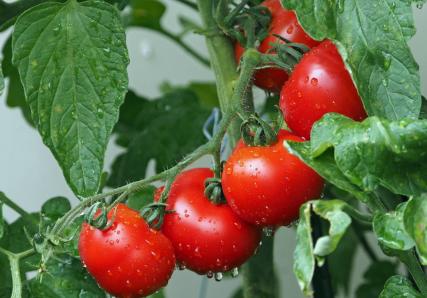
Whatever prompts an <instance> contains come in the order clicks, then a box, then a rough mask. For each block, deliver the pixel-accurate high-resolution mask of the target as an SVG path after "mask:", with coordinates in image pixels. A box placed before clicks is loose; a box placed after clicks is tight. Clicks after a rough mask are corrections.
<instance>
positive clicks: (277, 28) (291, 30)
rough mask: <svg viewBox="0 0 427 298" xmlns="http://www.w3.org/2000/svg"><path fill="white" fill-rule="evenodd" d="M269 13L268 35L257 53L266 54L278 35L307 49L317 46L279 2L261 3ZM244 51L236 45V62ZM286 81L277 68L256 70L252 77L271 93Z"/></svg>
mask: <svg viewBox="0 0 427 298" xmlns="http://www.w3.org/2000/svg"><path fill="white" fill-rule="evenodd" d="M261 5H262V6H265V7H267V8H268V9H269V10H270V12H271V16H272V18H271V24H270V29H269V35H268V36H267V37H266V38H265V39H264V40H263V41H262V42H261V44H260V46H259V48H258V49H259V51H260V52H261V53H267V51H268V50H270V49H271V46H270V43H272V42H277V41H278V40H277V37H275V36H274V35H273V34H277V35H280V36H282V37H284V38H285V39H287V40H290V41H292V42H297V43H303V44H305V45H306V46H308V47H309V48H312V47H314V46H316V45H318V44H319V42H318V41H316V40H314V39H312V38H311V37H310V36H308V35H307V33H305V31H304V29H303V28H302V27H301V25H300V24H299V23H298V20H297V17H296V15H295V13H294V12H293V11H291V10H287V9H285V8H283V7H282V5H281V4H280V1H279V0H267V1H264V2H262V3H261ZM244 51H245V49H244V48H243V47H242V46H241V45H240V44H239V43H236V45H235V49H234V53H235V56H236V60H237V61H240V58H241V57H242V55H243V52H244ZM287 79H288V74H287V73H286V71H284V70H281V69H278V68H265V69H260V70H257V71H256V73H255V76H254V83H255V85H257V86H258V87H260V88H262V89H265V90H267V91H271V92H277V93H278V92H280V90H281V88H282V86H283V84H284V82H285V81H286V80H287Z"/></svg>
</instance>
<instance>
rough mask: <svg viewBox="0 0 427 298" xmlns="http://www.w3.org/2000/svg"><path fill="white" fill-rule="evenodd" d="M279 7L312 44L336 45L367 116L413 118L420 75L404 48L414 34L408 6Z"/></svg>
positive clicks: (312, 2)
mask: <svg viewBox="0 0 427 298" xmlns="http://www.w3.org/2000/svg"><path fill="white" fill-rule="evenodd" d="M281 1H282V3H283V5H284V6H285V7H287V8H289V9H294V10H296V12H297V15H298V20H299V22H300V23H301V25H302V26H303V27H304V29H305V30H306V31H307V32H308V33H309V34H310V35H311V36H313V37H314V38H315V39H317V40H322V39H325V38H329V39H332V40H334V41H337V42H339V44H340V47H339V48H340V51H341V54H342V56H343V57H344V59H345V62H346V64H347V67H348V68H349V70H350V73H351V75H352V76H353V80H354V81H355V83H356V85H357V87H358V90H359V94H360V95H361V97H362V100H363V103H364V106H365V108H366V110H367V111H368V114H369V115H371V116H381V117H384V118H388V119H391V120H398V119H402V118H406V117H412V118H418V115H419V113H420V106H421V93H420V75H419V70H418V65H417V63H416V62H415V59H414V57H413V55H412V53H411V51H410V49H409V46H408V44H407V41H408V40H409V39H410V38H411V37H412V36H413V35H414V34H415V27H414V21H413V16H412V8H411V2H410V1H406V0H382V1H371V0H345V1H343V0H337V1H329V0H281Z"/></svg>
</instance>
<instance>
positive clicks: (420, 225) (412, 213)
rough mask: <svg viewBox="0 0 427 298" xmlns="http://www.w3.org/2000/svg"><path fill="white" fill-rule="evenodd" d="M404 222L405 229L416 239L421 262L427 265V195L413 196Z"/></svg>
mask: <svg viewBox="0 0 427 298" xmlns="http://www.w3.org/2000/svg"><path fill="white" fill-rule="evenodd" d="M403 222H404V225H405V230H406V231H407V232H408V233H409V235H411V236H412V238H413V239H414V240H415V246H416V248H417V252H418V255H419V256H420V260H421V263H422V264H423V265H427V195H426V194H424V195H422V196H419V197H415V198H411V199H410V200H409V202H408V203H407V205H406V208H405V211H404V214H403Z"/></svg>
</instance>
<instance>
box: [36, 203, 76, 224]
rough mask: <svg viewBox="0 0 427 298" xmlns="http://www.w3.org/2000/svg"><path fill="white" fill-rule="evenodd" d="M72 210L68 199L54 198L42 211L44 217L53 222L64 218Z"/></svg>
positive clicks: (45, 204)
mask: <svg viewBox="0 0 427 298" xmlns="http://www.w3.org/2000/svg"><path fill="white" fill-rule="evenodd" d="M70 209H71V203H70V201H68V199H67V198H64V197H54V198H51V199H49V200H47V201H46V202H45V203H44V204H43V206H42V209H41V213H42V215H43V216H44V217H47V218H49V219H50V220H52V221H55V220H57V219H59V218H60V217H62V216H64V215H65V213H67V212H68V211H69V210H70Z"/></svg>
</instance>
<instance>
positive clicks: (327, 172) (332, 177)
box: [285, 142, 368, 202]
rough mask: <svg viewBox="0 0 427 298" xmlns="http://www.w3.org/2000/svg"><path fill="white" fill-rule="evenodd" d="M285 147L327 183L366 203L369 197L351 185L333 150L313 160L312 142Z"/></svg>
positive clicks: (287, 144)
mask: <svg viewBox="0 0 427 298" xmlns="http://www.w3.org/2000/svg"><path fill="white" fill-rule="evenodd" d="M285 147H286V148H287V149H288V151H289V152H290V153H292V154H293V155H295V156H297V157H298V158H300V159H301V160H302V161H303V162H304V163H306V164H307V165H308V166H309V167H311V168H312V169H313V170H315V171H316V172H317V173H318V174H319V175H320V176H322V177H323V178H324V179H325V180H326V181H328V182H330V183H331V184H333V185H335V186H336V187H337V188H339V189H341V190H344V191H346V192H348V193H350V194H352V195H353V196H355V197H356V198H357V199H358V200H360V201H362V202H366V201H367V200H368V197H367V196H366V194H365V193H364V192H363V190H362V189H360V188H359V187H357V186H356V185H354V184H353V183H351V181H350V180H349V179H348V178H347V177H346V176H345V175H344V174H343V172H341V170H340V169H339V168H338V166H337V164H336V163H335V160H334V153H333V151H332V150H329V151H325V152H324V153H323V154H322V155H321V156H317V157H316V158H313V156H312V153H311V146H310V142H304V143H300V142H285Z"/></svg>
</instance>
